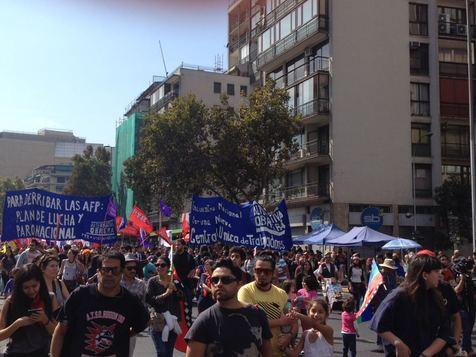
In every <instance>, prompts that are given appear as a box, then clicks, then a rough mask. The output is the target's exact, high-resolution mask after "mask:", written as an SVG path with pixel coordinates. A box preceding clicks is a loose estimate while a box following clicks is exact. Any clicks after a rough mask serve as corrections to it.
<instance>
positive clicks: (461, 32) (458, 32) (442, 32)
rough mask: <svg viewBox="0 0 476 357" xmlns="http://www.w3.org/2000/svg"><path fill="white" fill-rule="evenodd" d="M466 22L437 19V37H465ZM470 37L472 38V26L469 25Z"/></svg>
mask: <svg viewBox="0 0 476 357" xmlns="http://www.w3.org/2000/svg"><path fill="white" fill-rule="evenodd" d="M466 27H467V26H466V24H465V23H464V24H461V23H455V22H448V21H439V22H438V35H439V37H448V38H466ZM470 30H471V33H470V34H471V37H472V38H474V37H475V36H474V32H475V31H474V26H470Z"/></svg>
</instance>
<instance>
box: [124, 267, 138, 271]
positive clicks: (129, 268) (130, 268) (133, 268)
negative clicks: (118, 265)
mask: <svg viewBox="0 0 476 357" xmlns="http://www.w3.org/2000/svg"><path fill="white" fill-rule="evenodd" d="M126 269H127V270H129V271H132V270H134V271H137V267H136V266H129V267H126Z"/></svg>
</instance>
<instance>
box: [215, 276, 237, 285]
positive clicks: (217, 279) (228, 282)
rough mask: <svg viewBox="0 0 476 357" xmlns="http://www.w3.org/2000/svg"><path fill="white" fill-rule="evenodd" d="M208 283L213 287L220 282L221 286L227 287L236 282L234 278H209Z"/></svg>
mask: <svg viewBox="0 0 476 357" xmlns="http://www.w3.org/2000/svg"><path fill="white" fill-rule="evenodd" d="M210 281H211V282H212V284H213V285H217V284H218V282H220V281H221V283H222V284H224V285H228V284H231V283H233V282H234V281H236V278H234V277H232V276H212V277H211V278H210Z"/></svg>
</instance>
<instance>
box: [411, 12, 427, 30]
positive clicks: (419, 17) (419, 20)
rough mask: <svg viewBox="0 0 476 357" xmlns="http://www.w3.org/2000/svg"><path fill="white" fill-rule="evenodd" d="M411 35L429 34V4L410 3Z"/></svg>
mask: <svg viewBox="0 0 476 357" xmlns="http://www.w3.org/2000/svg"><path fill="white" fill-rule="evenodd" d="M410 35H416V36H428V5H425V4H410Z"/></svg>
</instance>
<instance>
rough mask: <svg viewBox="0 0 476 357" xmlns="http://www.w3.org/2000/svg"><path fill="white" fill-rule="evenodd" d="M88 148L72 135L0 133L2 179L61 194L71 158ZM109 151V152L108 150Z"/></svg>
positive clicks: (94, 145)
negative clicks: (17, 181) (18, 181)
mask: <svg viewBox="0 0 476 357" xmlns="http://www.w3.org/2000/svg"><path fill="white" fill-rule="evenodd" d="M88 145H91V146H92V147H93V148H94V149H95V148H97V147H99V146H101V147H102V146H103V145H102V144H93V143H87V142H86V139H85V138H80V137H77V136H75V135H74V134H73V132H71V131H63V130H50V129H42V130H39V131H38V133H36V134H34V133H21V132H11V131H2V132H0V177H10V178H14V177H18V178H20V179H23V180H24V181H25V184H26V185H27V186H28V187H38V188H43V189H46V190H49V191H52V192H56V193H62V191H63V188H64V186H65V184H66V183H67V181H68V179H69V176H71V171H72V158H73V157H74V156H75V155H77V154H79V155H81V154H82V153H83V151H84V150H85V149H86V147H87V146H88ZM109 150H110V148H109Z"/></svg>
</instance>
